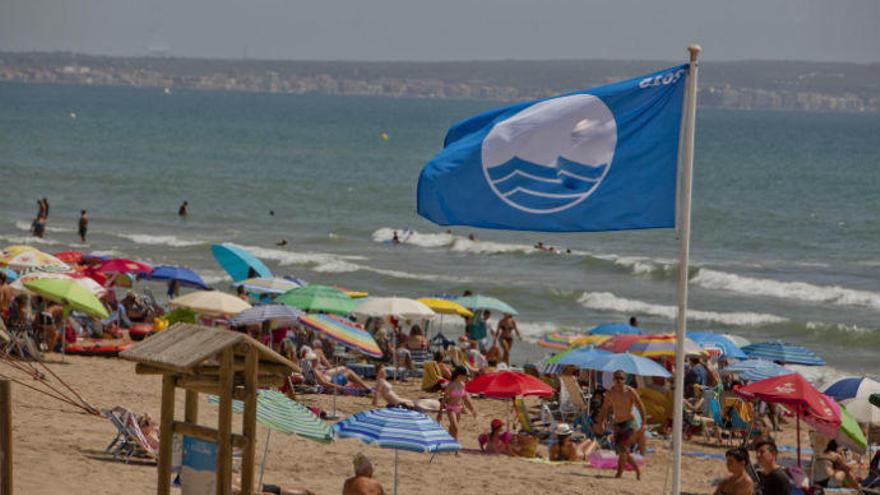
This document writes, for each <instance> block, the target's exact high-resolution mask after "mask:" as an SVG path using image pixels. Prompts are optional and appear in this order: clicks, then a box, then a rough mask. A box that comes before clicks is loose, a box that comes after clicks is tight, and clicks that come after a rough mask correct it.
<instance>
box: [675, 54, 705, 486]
mask: <svg viewBox="0 0 880 495" xmlns="http://www.w3.org/2000/svg"><path fill="white" fill-rule="evenodd" d="M688 51H689V52H690V68H689V70H688V75H687V88H686V90H685V111H684V114H683V115H682V118H684V119H686V120H685V122H686V124H685V127H684V130H685V137H684V143H683V144H684V149H683V151H684V153H683V154H682V155H681V156H680V160H681V167H680V168H679V170H680V172H681V174H682V181H681V193H680V195H679V200H680V201H681V204H680V205H679V210H678V213H679V215H678V220H679V222H680V225H679V235H680V236H681V245H680V248H679V253H678V290H677V292H678V315H677V317H676V322H675V323H676V324H675V392H674V397H675V399H674V400H673V405H672V413H673V416H672V418H673V419H672V494H673V495H678V494H680V493H681V430H682V422H683V405H682V404H683V402H684V339H685V328H686V326H687V298H688V258H689V256H690V241H691V238H690V237H691V185H692V184H693V167H694V124H695V122H694V121H695V120H696V113H697V66H698V64H697V57H699V55H700V51H702V48H700V45H690V46H688Z"/></svg>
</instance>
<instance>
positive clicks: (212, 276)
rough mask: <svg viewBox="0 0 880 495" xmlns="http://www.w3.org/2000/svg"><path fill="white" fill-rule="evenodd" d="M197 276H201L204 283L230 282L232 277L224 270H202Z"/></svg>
mask: <svg viewBox="0 0 880 495" xmlns="http://www.w3.org/2000/svg"><path fill="white" fill-rule="evenodd" d="M199 276H201V277H202V280H204V281H205V283H206V284H208V285H216V284H222V283H229V282H232V277H230V276H229V275H228V274H227V273H226V272H221V271H218V270H202V271H200V272H199Z"/></svg>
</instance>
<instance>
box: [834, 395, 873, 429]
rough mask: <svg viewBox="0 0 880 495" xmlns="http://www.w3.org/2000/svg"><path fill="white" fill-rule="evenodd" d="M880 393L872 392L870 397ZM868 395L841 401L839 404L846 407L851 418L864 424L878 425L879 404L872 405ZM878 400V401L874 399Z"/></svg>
mask: <svg viewBox="0 0 880 495" xmlns="http://www.w3.org/2000/svg"><path fill="white" fill-rule="evenodd" d="M878 395H880V394H872V395H871V396H870V397H874V396H878ZM870 397H867V398H866V397H857V398H855V399H848V400H845V401H841V403H840V404H841V405H842V406H843V407H844V408H845V409H846V412H848V413H849V414H850V415H851V416H852V417H853V419H855V420H856V421H857V422H859V423H861V424H865V425H871V426H877V427H880V406H876V405H874V403H872V402H871V399H870ZM875 402H880V401H875Z"/></svg>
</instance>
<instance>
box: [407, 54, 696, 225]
mask: <svg viewBox="0 0 880 495" xmlns="http://www.w3.org/2000/svg"><path fill="white" fill-rule="evenodd" d="M687 67H688V66H687V65H681V66H677V67H672V68H669V69H666V70H662V71H660V72H656V73H653V74H649V75H645V76H642V77H637V78H635V79H630V80H628V81H622V82H618V83H614V84H609V85H606V86H600V87H598V88H593V89H588V90H584V91H578V92H575V93H569V94H566V95H562V96H555V97H552V98H547V99H544V100H537V101H532V102H527V103H520V104H516V105H512V106H508V107H504V108H499V109H495V110H491V111H488V112H485V113H482V114H480V115H477V116H475V117H472V118H470V119H467V120H464V121H462V122H459V123H457V124H455V125H454V126H452V128H450V129H449V132H448V133H447V134H446V141H445V143H444V147H443V151H441V152H440V153H438V154H437V156H435V157H434V158H433V159H432V160H431V161H430V162H428V164H427V165H426V166H425V168H424V169H422V173H421V175H420V176H419V186H418V212H419V214H420V215H422V216H423V217H425V218H427V219H428V220H431V221H432V222H434V223H438V224H440V225H470V226H473V227H484V228H492V229H511V230H533V231H543V232H586V231H605V230H626V229H647V228H661V227H674V226H675V210H676V208H675V198H676V184H677V163H678V141H679V130H680V126H681V117H682V102H683V98H684V93H685V91H684V89H685V79H686V74H687Z"/></svg>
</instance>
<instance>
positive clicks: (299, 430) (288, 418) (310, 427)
mask: <svg viewBox="0 0 880 495" xmlns="http://www.w3.org/2000/svg"><path fill="white" fill-rule="evenodd" d="M208 402H210V403H211V404H219V403H220V398H219V397H217V396H216V395H209V396H208ZM232 410H233V411H235V412H236V413H239V414H242V413H244V403H243V402H242V401H240V400H234V401H232ZM257 421H259V422H260V423H262V424H263V425H264V426H265V427H266V428H268V429H269V431H268V432H267V433H266V445H265V446H264V447H263V461H262V462H261V463H260V479H259V482H258V483H257V486H259V487H262V486H263V470H264V468H265V467H266V454H267V453H268V452H269V440H270V438H271V436H270V435H271V433H272V430H275V431H278V432H281V433H284V434H285V435H297V436H299V437H302V438H305V439H308V440H314V441H316V442H320V443H330V442H332V441H333V439H334V437H335V434H334V432H333V429H332V428H331V427H330V426H328V425H327V423H325V422H323V421H321V419H320V418H318V417H317V416H315V413H313V412H312V411H311V410H310V409H309V408H307V407H305V406H304V405H302V404H300V403H299V402H296V401H294V400H291V399H290V398H288V397H287V396H286V395H284V394H282V393H281V392H278V391H276V390H259V391H257Z"/></svg>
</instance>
